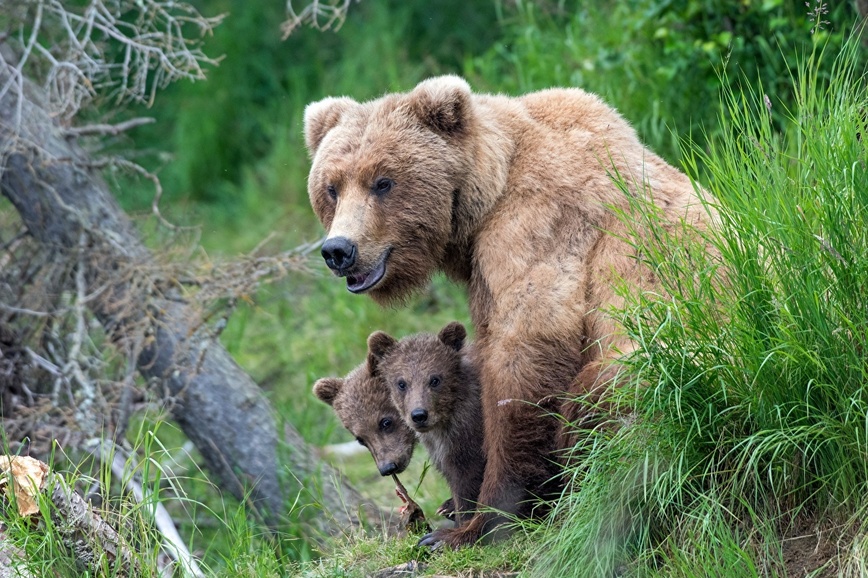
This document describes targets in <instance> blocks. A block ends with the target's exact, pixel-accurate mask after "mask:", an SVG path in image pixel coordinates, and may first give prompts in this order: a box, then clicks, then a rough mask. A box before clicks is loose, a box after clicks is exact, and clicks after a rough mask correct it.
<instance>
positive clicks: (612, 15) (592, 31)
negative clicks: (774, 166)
mask: <svg viewBox="0 0 868 578" xmlns="http://www.w3.org/2000/svg"><path fill="white" fill-rule="evenodd" d="M516 6H517V8H516V9H515V10H514V11H507V9H506V8H503V9H501V11H500V14H501V26H502V27H503V29H504V31H505V32H504V36H503V38H502V39H501V40H499V41H498V42H497V43H496V44H495V45H494V46H493V47H492V48H491V49H490V50H489V51H487V52H486V53H485V54H483V55H480V56H478V57H475V58H472V59H470V60H469V61H468V62H467V66H466V67H465V73H466V74H467V75H468V76H469V77H470V78H471V79H472V80H474V81H475V82H474V84H476V85H477V86H479V87H482V88H486V89H488V90H493V91H500V92H508V93H511V94H521V93H524V92H528V91H531V90H539V89H542V88H547V87H550V86H577V87H581V88H584V89H585V90H588V91H591V92H595V93H598V94H600V95H601V96H602V97H603V98H604V99H605V100H606V101H607V102H609V103H610V104H612V105H613V106H615V107H616V108H617V109H618V110H619V111H620V112H621V113H622V114H623V115H624V116H625V117H626V118H627V119H628V120H630V121H631V122H633V123H634V124H635V125H636V127H637V129H638V131H639V133H640V136H641V137H642V138H643V140H644V141H645V142H646V143H647V144H648V145H649V146H651V148H652V149H654V150H655V151H657V152H658V153H660V154H662V155H663V156H665V157H666V158H668V159H669V160H670V161H672V162H677V161H678V160H679V158H680V153H681V148H682V147H681V143H680V142H679V139H690V138H695V139H697V142H696V144H697V146H700V147H702V146H704V144H703V143H704V137H705V136H706V135H708V136H717V135H716V134H714V132H715V124H716V123H715V122H714V117H715V114H716V110H717V95H718V93H719V91H720V90H721V89H722V88H724V84H725V87H726V88H727V89H730V90H738V88H739V86H740V84H741V83H742V82H744V81H745V80H746V79H747V81H748V82H747V84H748V85H754V79H757V78H758V79H759V82H760V83H761V84H762V85H763V86H765V87H766V91H767V94H769V95H771V96H772V97H773V98H775V99H776V100H780V101H781V102H783V103H784V104H785V105H786V106H790V105H791V104H792V103H793V99H794V95H793V94H792V93H791V92H790V89H791V85H790V83H789V77H790V65H791V60H792V55H799V54H808V53H809V52H810V51H811V48H812V46H814V44H815V43H823V44H826V45H828V46H829V49H830V50H838V49H840V48H841V46H842V45H843V43H844V39H845V38H846V37H847V35H848V31H849V29H850V28H851V27H852V26H853V24H854V22H855V21H856V15H855V11H854V10H853V8H852V6H851V5H850V4H848V3H840V4H838V5H837V6H836V7H835V8H834V9H833V10H832V11H831V12H829V13H825V14H822V17H821V18H820V19H819V21H818V20H817V19H815V18H813V17H812V15H811V14H809V8H807V7H803V6H802V4H801V3H789V2H782V1H780V0H761V1H760V0H745V1H743V2H737V3H733V2H726V1H724V0H622V1H618V2H609V3H593V2H590V3H589V2H561V3H558V5H557V7H556V8H555V7H552V6H549V5H547V4H546V3H534V2H527V1H520V2H517V3H516ZM813 29H816V30H814V32H815V33H814V34H813V35H812V34H811V31H812V30H813ZM854 56H858V55H854ZM726 67H730V68H735V69H736V70H738V71H743V72H744V76H742V75H741V74H736V75H733V76H731V77H724V76H721V75H719V74H718V71H720V70H722V69H724V68H726ZM822 73H824V74H828V67H827V66H826V65H824V68H823V71H822ZM775 115H776V119H777V120H778V121H779V122H781V121H783V119H784V117H783V115H782V114H779V113H778V111H777V110H776V111H775Z"/></svg>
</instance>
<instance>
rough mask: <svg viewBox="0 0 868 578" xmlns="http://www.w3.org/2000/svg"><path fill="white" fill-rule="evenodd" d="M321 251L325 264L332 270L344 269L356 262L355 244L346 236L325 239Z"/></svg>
mask: <svg viewBox="0 0 868 578" xmlns="http://www.w3.org/2000/svg"><path fill="white" fill-rule="evenodd" d="M321 253H322V258H323V259H325V262H326V265H328V266H329V269H331V270H333V271H346V270H347V269H349V268H350V267H352V266H353V264H354V263H355V262H356V246H355V244H354V243H352V242H350V240H349V239H347V238H346V237H333V238H331V239H326V240H325V243H323V244H322V251H321Z"/></svg>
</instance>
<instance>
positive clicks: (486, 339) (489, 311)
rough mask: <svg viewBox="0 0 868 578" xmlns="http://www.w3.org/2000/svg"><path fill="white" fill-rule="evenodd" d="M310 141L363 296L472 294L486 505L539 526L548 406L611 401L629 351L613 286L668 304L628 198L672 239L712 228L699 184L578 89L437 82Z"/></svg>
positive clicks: (483, 523) (322, 123)
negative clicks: (432, 285) (534, 510)
mask: <svg viewBox="0 0 868 578" xmlns="http://www.w3.org/2000/svg"><path fill="white" fill-rule="evenodd" d="M305 130H306V135H307V141H308V146H309V150H310V152H311V155H312V157H313V166H312V168H311V173H310V179H309V181H308V191H309V194H310V198H311V204H312V206H313V207H314V211H315V212H316V213H317V216H318V217H319V218H320V220H321V221H322V223H323V224H324V225H325V227H326V229H327V230H328V232H329V236H328V239H327V241H326V244H325V245H324V246H323V251H324V257H325V258H326V260H327V262H329V263H330V266H331V267H332V268H333V270H334V272H335V273H336V274H338V275H340V276H345V277H346V278H347V282H348V288H349V289H350V290H353V291H356V292H364V293H367V294H369V295H371V297H373V298H374V299H376V300H377V301H379V302H382V303H391V302H394V301H396V300H397V301H400V300H401V299H403V298H404V297H406V296H407V295H408V294H410V293H411V292H412V291H413V290H414V289H418V288H420V287H424V286H425V284H426V283H427V280H428V279H429V277H430V275H431V274H432V273H433V272H435V271H438V270H441V271H444V272H445V273H446V274H447V275H449V276H450V277H451V278H452V279H454V280H455V281H457V282H460V283H464V284H466V285H467V287H468V297H469V303H470V311H471V317H472V319H473V323H474V325H475V327H476V336H477V339H476V342H475V347H476V351H477V353H478V355H479V359H480V379H481V385H482V404H483V406H482V409H483V414H484V417H485V420H484V421H485V443H486V448H487V451H486V457H487V460H488V462H487V467H486V473H485V481H484V483H483V486H482V489H481V493H480V500H481V501H482V502H483V503H484V504H485V505H487V506H492V507H495V508H498V509H502V510H506V511H507V512H509V513H513V514H515V513H518V514H524V513H527V512H528V507H527V505H526V502H527V498H528V497H529V496H531V495H535V494H540V493H546V491H547V490H546V488H547V486H548V481H549V480H550V479H551V478H552V476H554V475H556V474H557V469H556V468H554V467H553V465H552V464H553V460H552V459H551V458H552V456H551V452H552V451H554V450H555V449H556V446H557V441H556V440H557V431H558V424H557V422H556V421H555V420H554V419H553V418H551V417H549V416H548V415H547V413H546V411H545V410H543V409H540V408H538V407H536V406H535V405H534V404H539V403H543V405H545V404H548V403H550V400H551V398H552V396H556V395H558V394H561V393H563V392H565V391H570V392H572V393H576V394H581V395H587V396H592V397H593V396H596V395H598V394H599V392H600V391H601V388H602V385H603V384H605V383H606V382H607V381H609V380H611V378H612V376H613V375H614V373H615V370H614V369H613V368H616V367H617V364H616V361H617V359H618V357H619V356H620V355H621V354H623V353H625V352H627V351H629V350H630V349H631V348H632V347H633V345H632V343H631V342H629V341H628V340H627V339H626V338H625V337H624V335H623V333H622V332H621V331H620V329H619V327H618V326H617V324H616V323H615V321H614V320H613V319H612V318H611V317H610V316H609V315H608V314H607V310H608V309H610V308H612V307H617V306H619V305H621V304H622V297H620V296H619V295H617V294H616V292H615V285H616V283H620V282H622V281H623V282H624V283H626V284H627V285H628V286H633V287H634V290H636V291H642V290H649V289H651V290H653V289H655V286H654V283H655V282H654V276H653V274H652V272H650V271H648V270H646V269H645V268H643V267H642V266H641V265H640V264H639V260H638V259H637V258H636V255H635V254H634V253H635V251H634V249H633V247H632V246H631V245H630V243H628V242H625V240H624V238H626V237H628V236H629V233H630V230H629V227H628V226H627V225H626V224H625V223H624V222H622V221H621V220H620V219H619V218H618V217H617V216H616V212H617V211H620V212H622V213H623V214H625V215H629V214H630V210H631V209H630V198H629V197H630V196H632V197H638V198H642V199H647V200H650V201H652V202H653V203H655V204H656V205H657V206H658V207H659V208H660V209H661V212H662V214H663V216H664V218H665V219H666V220H668V221H669V223H670V224H671V225H672V226H675V225H676V223H677V222H679V221H680V220H682V219H685V220H687V221H688V222H689V223H690V224H692V225H697V224H699V225H700V226H701V225H702V223H703V222H704V221H705V219H706V217H705V212H704V209H703V208H702V207H701V204H700V201H699V199H698V197H697V194H696V192H695V190H694V187H693V185H692V184H691V182H690V180H689V179H688V178H687V177H686V176H685V175H684V174H683V173H681V172H680V171H678V170H677V169H675V168H674V167H671V166H669V165H668V164H666V163H665V162H664V161H663V160H662V159H661V158H660V157H658V156H657V155H655V154H654V153H652V152H651V151H650V150H648V149H647V148H645V147H644V146H643V145H642V144H641V142H640V141H639V139H638V137H637V135H636V133H635V131H634V130H633V129H632V128H631V127H630V125H629V124H628V123H627V122H626V121H625V120H624V119H623V118H622V117H621V116H620V115H619V114H618V113H617V112H616V111H615V110H614V109H612V108H610V107H609V106H607V105H606V104H605V103H603V101H601V100H600V99H599V98H598V97H596V96H594V95H592V94H589V93H586V92H584V91H581V90H579V89H551V90H545V91H540V92H536V93H531V94H528V95H525V96H522V97H518V98H510V97H506V96H500V95H477V94H473V93H472V92H471V91H470V87H469V86H468V85H467V83H466V82H465V81H464V80H462V79H460V78H457V77H452V76H446V77H438V78H433V79H429V80H427V81H425V82H423V83H420V84H419V85H418V86H417V87H416V88H415V89H414V90H412V91H410V92H408V93H403V94H392V95H387V96H385V97H383V98H381V99H378V100H375V101H371V102H369V103H364V104H358V103H349V104H348V103H346V102H345V101H343V100H340V101H339V104H328V103H326V104H322V103H315V104H313V105H310V107H309V109H308V110H307V111H306V115H305ZM318 135H325V136H323V137H321V138H319V139H318V138H317V137H318ZM318 140H319V144H316V142H317V141H318ZM312 143H314V144H312ZM613 175H617V176H618V177H619V178H620V179H622V180H623V182H624V183H625V184H626V188H627V191H626V193H625V191H623V190H621V188H619V186H616V184H615V183H614V182H613V179H612V177H613ZM384 179H385V180H384ZM383 183H386V186H382V185H383ZM613 209H614V210H613ZM640 234H641V233H640ZM338 257H340V258H338ZM344 257H346V258H344ZM528 402H529V403H528ZM567 411H569V408H567ZM501 521H502V519H500V518H497V517H496V516H492V515H490V514H485V515H480V516H477V517H476V518H474V520H473V521H472V522H471V523H470V524H468V525H467V526H466V527H465V528H464V529H462V530H460V531H457V532H453V533H447V534H438V539H443V540H445V541H447V542H448V543H449V544H450V545H453V546H455V545H460V544H465V543H469V542H472V541H474V540H475V539H477V538H478V537H479V535H480V533H482V532H484V531H487V530H488V529H491V528H493V527H495V526H497V525H498V524H499V523H500V522H501Z"/></svg>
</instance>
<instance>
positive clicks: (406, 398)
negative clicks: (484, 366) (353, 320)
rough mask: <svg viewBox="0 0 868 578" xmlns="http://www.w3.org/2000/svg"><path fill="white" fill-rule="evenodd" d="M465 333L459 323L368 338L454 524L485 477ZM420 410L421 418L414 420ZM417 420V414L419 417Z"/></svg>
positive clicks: (466, 514) (475, 378) (475, 381)
mask: <svg viewBox="0 0 868 578" xmlns="http://www.w3.org/2000/svg"><path fill="white" fill-rule="evenodd" d="M466 336H467V331H466V330H465V328H464V326H463V325H462V324H460V323H458V322H453V323H450V324H448V325H446V326H445V327H444V328H443V329H442V330H441V331H440V333H439V334H437V335H434V334H432V333H420V334H417V335H412V336H409V337H405V338H403V339H401V340H400V341H395V339H393V338H392V337H390V336H389V335H387V334H385V333H383V332H377V333H373V334H372V335H371V336H370V337H369V338H368V352H369V354H370V355H371V356H373V357H374V358H377V359H378V360H379V363H378V364H377V366H376V372H377V373H378V374H379V375H381V376H382V378H383V381H384V382H385V384H386V386H387V387H388V389H389V391H390V392H391V395H392V401H393V402H394V403H395V406H396V407H397V408H398V409H399V410H400V412H401V415H402V417H403V419H404V422H405V423H406V424H407V425H408V426H410V427H412V428H414V429H416V431H417V432H419V434H418V435H419V441H421V442H422V445H423V446H425V449H426V450H428V455H429V456H430V457H431V462H432V463H433V464H434V467H435V468H436V469H437V470H438V471H439V472H440V473H441V474H443V477H444V478H445V479H446V482H447V483H448V484H449V489H450V490H451V491H452V502H453V504H454V508H455V522H456V524H460V523H461V522H464V521H465V520H469V518H470V516H471V515H472V514H473V512H474V511H475V510H476V502H477V500H478V498H479V488H480V487H481V485H482V479H483V474H484V472H485V451H484V449H483V435H484V434H483V424H482V404H481V398H480V386H479V374H478V371H477V370H476V363H475V361H474V360H473V358H472V355H473V354H472V347H471V346H465V344H464V340H465V338H466ZM420 410H421V411H424V412H425V415H426V417H425V419H424V420H419V419H414V418H413V412H414V411H416V412H418V411H420ZM418 417H419V416H418V415H417V418H418Z"/></svg>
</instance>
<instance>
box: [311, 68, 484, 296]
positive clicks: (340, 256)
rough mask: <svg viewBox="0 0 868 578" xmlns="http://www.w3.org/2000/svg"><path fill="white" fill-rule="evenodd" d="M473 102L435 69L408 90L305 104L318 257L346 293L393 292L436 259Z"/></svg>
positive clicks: (444, 241) (462, 173)
mask: <svg viewBox="0 0 868 578" xmlns="http://www.w3.org/2000/svg"><path fill="white" fill-rule="evenodd" d="M472 108H473V107H472V99H471V93H470V87H469V86H468V84H467V83H466V82H465V81H464V80H463V79H461V78H458V77H456V76H441V77H437V78H432V79H429V80H427V81H425V82H422V83H421V84H419V85H418V86H417V87H416V88H415V89H414V90H412V91H411V92H409V93H404V94H390V95H386V96H384V97H382V98H380V99H377V100H374V101H371V102H366V103H359V102H356V101H354V100H352V99H349V98H326V99H324V100H321V101H319V102H315V103H312V104H310V105H308V106H307V108H306V109H305V115H304V129H305V142H306V144H307V148H308V151H309V153H310V155H311V158H312V159H313V163H312V166H311V171H310V176H309V178H308V193H309V195H310V202H311V205H312V206H313V209H314V212H315V213H316V215H317V217H318V218H319V220H320V221H321V222H322V224H323V226H324V227H325V228H326V230H327V232H328V234H327V237H326V240H325V242H324V243H323V246H322V255H323V258H324V259H325V261H326V264H327V265H328V267H329V268H330V269H331V270H332V271H333V272H334V273H335V274H336V275H338V276H341V277H345V278H346V282H347V289H349V290H350V291H351V292H353V293H367V294H369V295H370V296H371V297H372V298H374V299H375V300H376V301H378V302H380V303H389V302H392V301H395V300H400V299H402V298H405V297H407V296H408V295H409V294H410V293H411V292H412V291H413V290H414V289H417V288H420V287H423V286H424V285H425V284H426V283H427V281H428V279H429V278H430V276H431V274H432V273H433V272H434V271H436V270H437V269H438V268H440V267H441V266H442V265H443V261H444V258H445V256H446V254H447V246H448V245H449V243H450V242H451V241H452V240H453V228H454V226H455V223H454V221H455V212H456V206H457V202H458V195H459V192H460V191H461V189H462V188H463V187H464V185H465V181H466V179H467V175H468V174H469V172H470V168H469V167H470V165H471V162H472V161H471V159H470V157H471V155H470V154H469V151H468V147H469V146H470V145H469V142H470V141H471V139H470V138H468V137H469V133H470V132H471V130H472V124H473V110H472Z"/></svg>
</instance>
